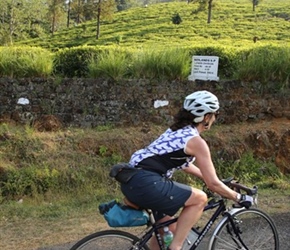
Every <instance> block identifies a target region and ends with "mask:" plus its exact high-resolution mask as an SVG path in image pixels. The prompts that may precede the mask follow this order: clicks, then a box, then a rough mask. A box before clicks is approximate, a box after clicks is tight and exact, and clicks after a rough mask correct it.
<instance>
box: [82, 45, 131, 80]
mask: <svg viewBox="0 0 290 250" xmlns="http://www.w3.org/2000/svg"><path fill="white" fill-rule="evenodd" d="M128 61H130V56H129V55H128V54H126V53H124V52H122V51H119V50H115V49H111V50H109V51H104V52H103V53H100V55H99V56H98V58H97V59H96V58H93V59H92V60H91V61H90V63H89V65H88V68H89V75H90V76H91V77H93V78H97V77H105V78H111V79H113V80H120V79H122V78H124V77H125V76H126V75H127V73H128Z"/></svg>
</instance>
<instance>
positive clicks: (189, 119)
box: [170, 108, 197, 131]
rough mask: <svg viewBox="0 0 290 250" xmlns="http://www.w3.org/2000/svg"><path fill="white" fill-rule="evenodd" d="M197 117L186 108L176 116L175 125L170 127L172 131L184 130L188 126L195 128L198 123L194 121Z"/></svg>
mask: <svg viewBox="0 0 290 250" xmlns="http://www.w3.org/2000/svg"><path fill="white" fill-rule="evenodd" d="M195 117H196V116H195V115H193V114H192V113H190V111H187V110H185V109H184V108H182V109H180V110H179V111H178V113H177V114H176V115H175V116H174V123H173V124H172V125H171V126H170V128H171V130H172V131H176V130H178V129H181V128H184V127H186V126H188V125H191V126H193V127H195V126H196V125H197V123H195V122H194V121H193V119H194V118H195Z"/></svg>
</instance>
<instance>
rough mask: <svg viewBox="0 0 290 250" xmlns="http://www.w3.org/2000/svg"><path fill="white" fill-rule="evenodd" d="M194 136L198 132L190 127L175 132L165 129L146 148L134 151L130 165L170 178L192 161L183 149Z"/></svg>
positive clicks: (197, 134)
mask: <svg viewBox="0 0 290 250" xmlns="http://www.w3.org/2000/svg"><path fill="white" fill-rule="evenodd" d="M196 136H199V132H198V130H197V129H196V128H195V127H192V126H186V127H184V128H181V129H178V130H176V131H172V130H171V129H167V130H166V131H165V132H164V133H163V134H162V135H161V136H160V137H159V138H158V139H156V140H155V141H154V142H152V143H151V144H150V145H149V146H148V147H146V148H143V149H140V150H138V151H136V152H135V153H134V154H133V155H132V157H131V159H130V164H131V165H132V166H139V167H142V168H144V169H148V170H151V171H156V172H158V173H161V174H164V175H166V176H167V177H171V176H172V174H173V172H174V171H175V170H176V169H182V168H185V167H187V166H188V163H189V162H192V161H193V158H194V157H192V156H190V155H187V154H186V153H185V152H184V148H185V146H186V143H187V142H188V140H189V139H191V138H193V137H196Z"/></svg>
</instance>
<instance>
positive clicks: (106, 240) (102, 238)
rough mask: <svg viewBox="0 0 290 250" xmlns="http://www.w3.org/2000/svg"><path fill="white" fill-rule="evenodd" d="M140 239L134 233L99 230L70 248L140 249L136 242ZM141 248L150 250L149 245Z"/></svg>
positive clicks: (75, 249) (92, 249)
mask: <svg viewBox="0 0 290 250" xmlns="http://www.w3.org/2000/svg"><path fill="white" fill-rule="evenodd" d="M138 240H139V238H138V237H136V236H135V235H133V234H130V233H127V232H124V231H119V230H106V231H101V232H97V233H94V234H91V235H88V236H87V237H85V238H83V239H81V240H80V241H78V242H77V243H76V244H75V245H74V246H72V248H71V249H70V250H116V249H118V250H129V249H140V248H138V247H137V246H136V247H134V244H135V243H136V242H137V241H138ZM140 250H149V248H148V247H147V246H144V247H142V248H141V249H140Z"/></svg>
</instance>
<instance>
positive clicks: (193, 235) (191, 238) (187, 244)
mask: <svg viewBox="0 0 290 250" xmlns="http://www.w3.org/2000/svg"><path fill="white" fill-rule="evenodd" d="M198 236H199V233H198V232H197V231H196V230H195V229H194V228H192V229H191V230H190V231H189V233H188V235H187V237H186V239H185V241H184V242H183V246H182V250H188V249H190V248H191V247H192V245H193V243H194V242H195V241H196V239H197V238H198Z"/></svg>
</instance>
